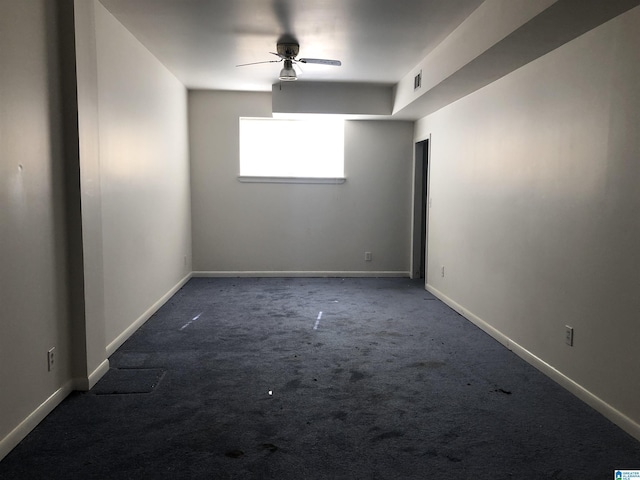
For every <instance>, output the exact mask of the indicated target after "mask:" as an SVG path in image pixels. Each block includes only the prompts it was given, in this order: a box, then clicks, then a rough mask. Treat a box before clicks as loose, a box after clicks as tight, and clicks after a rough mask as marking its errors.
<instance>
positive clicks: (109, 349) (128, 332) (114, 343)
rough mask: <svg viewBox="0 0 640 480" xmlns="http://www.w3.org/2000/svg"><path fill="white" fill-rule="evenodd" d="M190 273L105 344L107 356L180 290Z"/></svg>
mask: <svg viewBox="0 0 640 480" xmlns="http://www.w3.org/2000/svg"><path fill="white" fill-rule="evenodd" d="M191 276H192V274H191V273H189V274H188V275H186V276H185V277H184V278H182V280H180V281H179V282H178V283H177V284H176V285H175V286H173V287H172V288H171V289H170V290H169V291H168V292H167V293H165V294H164V295H163V296H162V297H160V299H159V300H158V301H157V302H155V303H154V304H153V305H151V306H150V307H149V308H148V309H147V310H146V311H145V312H144V313H143V314H142V315H140V317H138V318H137V319H136V320H135V321H134V322H133V323H132V324H131V325H129V326H128V327H127V328H126V329H125V330H124V332H122V333H121V334H120V335H118V336H117V337H116V338H115V340H113V341H112V342H111V343H109V345H107V357H110V356H111V355H113V354H114V352H115V351H116V350H118V348H120V346H121V345H122V344H123V343H124V342H126V341H127V340H128V339H129V337H130V336H131V335H133V333H134V332H135V331H136V330H138V329H139V328H140V327H141V326H142V324H144V322H146V321H147V320H149V319H150V318H151V315H153V314H154V313H156V312H157V311H158V310H159V309H160V307H162V306H163V305H164V304H165V303H166V302H167V300H169V299H170V298H171V297H172V296H173V295H174V294H175V293H176V292H177V291H178V290H180V289H181V288H182V287H183V286H184V284H185V283H187V282H188V281H189V279H190V278H191Z"/></svg>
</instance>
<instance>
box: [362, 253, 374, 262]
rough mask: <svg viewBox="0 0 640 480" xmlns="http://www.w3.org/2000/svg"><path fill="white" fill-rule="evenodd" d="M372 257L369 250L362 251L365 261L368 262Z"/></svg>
mask: <svg viewBox="0 0 640 480" xmlns="http://www.w3.org/2000/svg"><path fill="white" fill-rule="evenodd" d="M372 259H373V257H372V256H371V252H364V261H365V262H370V261H371V260H372Z"/></svg>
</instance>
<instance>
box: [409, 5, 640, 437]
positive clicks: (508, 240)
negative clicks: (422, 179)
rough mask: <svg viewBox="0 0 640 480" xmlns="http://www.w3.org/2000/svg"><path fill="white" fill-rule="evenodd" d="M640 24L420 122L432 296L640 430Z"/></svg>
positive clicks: (600, 35)
mask: <svg viewBox="0 0 640 480" xmlns="http://www.w3.org/2000/svg"><path fill="white" fill-rule="evenodd" d="M638 25H640V8H635V9H634V10H631V11H629V12H628V13H626V14H624V15H622V16H620V17H618V18H616V19H614V20H612V21H610V22H608V23H606V24H604V25H602V26H600V27H598V28H597V29H595V30H592V31H590V32H588V33H587V34H585V35H583V36H582V37H579V38H578V39H576V40H574V41H572V42H570V43H568V44H566V45H565V46H563V47H561V48H559V49H557V50H555V51H553V52H551V53H550V54H547V55H546V56H544V57H542V58H540V59H538V60H536V61H535V62H533V63H530V64H528V65H526V66H525V67H523V68H521V69H519V70H517V71H515V72H514V73H512V74H510V75H508V76H507V77H505V78H503V79H501V80H499V81H496V82H495V83H493V84H491V85H489V86H488V87H485V88H484V89H482V90H480V91H478V92H476V93H474V94H472V95H470V96H468V97H466V98H464V99H462V100H460V101H458V102H456V103H454V104H452V105H450V106H448V107H446V108H444V109H442V110H440V111H438V112H436V113H434V114H432V115H430V116H428V117H426V118H424V119H422V120H420V121H419V122H417V124H416V129H415V138H414V139H415V140H416V141H418V140H421V139H424V138H427V136H428V135H429V134H431V135H432V142H431V162H430V163H431V196H432V199H433V206H432V208H431V210H430V223H429V270H428V288H430V289H432V290H433V291H435V292H437V293H439V294H440V295H441V296H443V298H446V299H447V300H448V301H449V302H451V303H452V304H456V306H457V307H458V308H459V309H460V310H462V311H464V312H466V313H467V314H468V316H469V317H470V318H472V319H474V320H475V321H477V322H479V323H480V324H482V322H486V324H483V326H484V327H485V328H488V329H489V330H492V329H496V331H494V332H493V333H494V334H495V335H496V336H497V337H499V338H500V337H502V338H501V339H502V340H503V341H505V342H507V343H508V344H510V345H511V346H512V348H514V349H516V350H517V351H519V353H520V354H522V355H524V356H527V355H528V354H527V352H525V351H524V350H526V351H528V352H529V353H530V354H532V355H533V356H535V357H537V359H538V360H542V362H545V363H546V364H547V365H546V366H545V365H544V364H543V363H540V362H538V360H537V359H536V358H534V357H529V360H531V361H533V362H534V363H536V362H537V365H538V366H540V367H541V368H543V369H545V371H547V373H551V374H552V375H553V371H554V369H556V370H557V371H559V372H560V375H556V378H559V379H561V381H563V383H564V384H565V385H568V386H569V387H570V388H572V389H573V391H575V392H578V393H579V394H581V396H582V397H583V398H585V399H587V400H588V401H590V402H591V403H592V404H594V405H596V406H598V408H600V409H601V411H603V412H604V413H606V414H607V415H608V416H609V417H610V418H613V419H614V420H616V421H617V422H618V423H619V424H621V425H622V426H623V427H624V428H626V429H627V430H628V431H630V432H632V433H634V435H636V436H639V435H640V429H639V424H640V402H639V401H638V391H640V362H639V361H638V355H637V352H638V345H640V324H639V323H638V312H640V294H638V291H639V289H640V253H639V252H640V248H639V246H640V215H638V212H639V211H640V188H638V187H639V185H640V162H639V161H638V159H639V158H640V136H639V135H638V131H640V50H639V49H638V45H640V29H638V28H637V27H638ZM441 266H445V277H444V278H443V277H441V271H440V269H441ZM565 324H568V325H571V326H572V327H574V329H575V345H574V346H573V347H569V346H567V345H565V343H564V328H565ZM520 347H522V348H523V349H524V350H520ZM568 379H570V380H571V381H573V382H576V383H577V384H578V385H575V384H572V383H571V381H569V380H568ZM583 389H584V390H583ZM591 394H592V395H594V396H595V397H591ZM639 438H640V437H639Z"/></svg>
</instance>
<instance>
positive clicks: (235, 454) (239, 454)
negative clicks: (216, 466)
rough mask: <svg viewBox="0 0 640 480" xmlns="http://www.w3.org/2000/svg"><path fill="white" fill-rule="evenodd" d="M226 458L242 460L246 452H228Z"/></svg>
mask: <svg viewBox="0 0 640 480" xmlns="http://www.w3.org/2000/svg"><path fill="white" fill-rule="evenodd" d="M224 454H225V456H227V457H229V458H240V457H242V456H244V452H243V451H242V450H237V449H235V450H228V451H226V452H225V453H224Z"/></svg>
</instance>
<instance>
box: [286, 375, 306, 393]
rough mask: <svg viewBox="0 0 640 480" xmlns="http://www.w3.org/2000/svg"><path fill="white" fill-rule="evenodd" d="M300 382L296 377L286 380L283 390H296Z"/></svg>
mask: <svg viewBox="0 0 640 480" xmlns="http://www.w3.org/2000/svg"><path fill="white" fill-rule="evenodd" d="M301 383H302V382H301V381H300V379H299V378H296V379H294V380H290V381H288V382H287V384H286V385H285V386H284V390H285V391H289V390H297V389H298V388H300V384H301Z"/></svg>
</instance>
